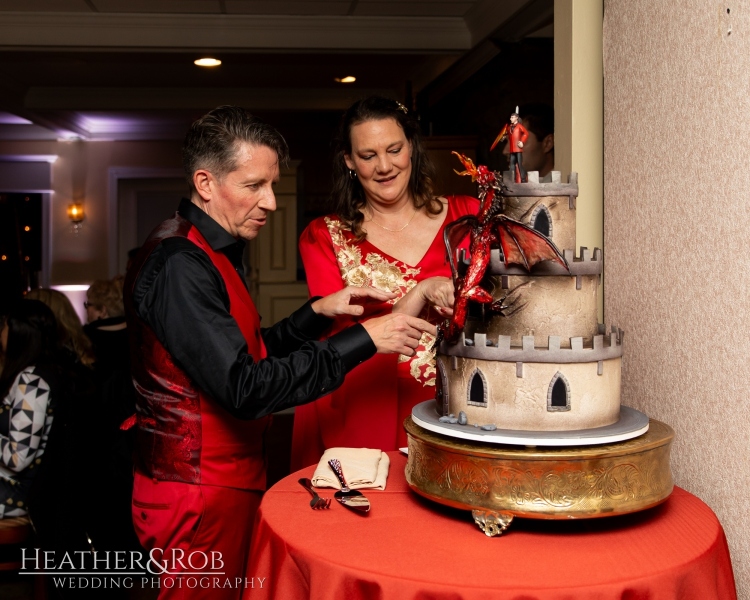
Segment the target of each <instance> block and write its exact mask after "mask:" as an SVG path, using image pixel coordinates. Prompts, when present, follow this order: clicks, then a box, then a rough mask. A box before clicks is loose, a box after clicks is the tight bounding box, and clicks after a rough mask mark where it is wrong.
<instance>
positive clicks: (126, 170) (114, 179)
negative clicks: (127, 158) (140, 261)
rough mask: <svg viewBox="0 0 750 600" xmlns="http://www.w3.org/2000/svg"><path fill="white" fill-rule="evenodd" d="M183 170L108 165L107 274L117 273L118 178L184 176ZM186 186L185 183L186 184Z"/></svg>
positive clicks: (112, 275)
mask: <svg viewBox="0 0 750 600" xmlns="http://www.w3.org/2000/svg"><path fill="white" fill-rule="evenodd" d="M184 176H185V171H183V170H182V169H180V168H154V167H110V168H109V169H108V171H107V182H108V184H107V228H108V230H109V235H108V236H107V252H108V257H109V262H108V264H109V276H110V277H114V276H115V275H117V273H118V270H119V269H118V266H117V258H118V257H117V254H118V250H117V242H118V237H119V229H118V224H117V214H118V208H119V198H118V197H117V191H118V185H119V182H120V179H174V178H177V177H184ZM186 187H187V185H186Z"/></svg>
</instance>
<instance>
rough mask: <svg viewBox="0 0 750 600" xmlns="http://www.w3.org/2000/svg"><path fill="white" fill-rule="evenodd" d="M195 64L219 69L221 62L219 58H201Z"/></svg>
mask: <svg viewBox="0 0 750 600" xmlns="http://www.w3.org/2000/svg"><path fill="white" fill-rule="evenodd" d="M195 64H196V65H198V66H199V67H218V66H219V65H220V64H221V61H220V60H219V59H217V58H199V59H198V60H196V61H195Z"/></svg>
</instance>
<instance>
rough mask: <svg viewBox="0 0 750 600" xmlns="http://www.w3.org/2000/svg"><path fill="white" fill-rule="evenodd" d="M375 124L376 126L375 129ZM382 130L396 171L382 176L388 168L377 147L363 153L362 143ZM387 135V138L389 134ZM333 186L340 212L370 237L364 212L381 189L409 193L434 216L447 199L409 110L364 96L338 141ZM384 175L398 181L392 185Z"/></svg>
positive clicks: (356, 229) (341, 127) (359, 233)
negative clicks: (439, 193) (376, 155)
mask: <svg viewBox="0 0 750 600" xmlns="http://www.w3.org/2000/svg"><path fill="white" fill-rule="evenodd" d="M370 126H376V129H372V131H370V130H371V127H370ZM373 132H377V133H379V134H382V137H381V140H382V142H383V143H391V142H392V143H391V146H389V148H388V156H389V157H392V158H390V164H389V165H387V167H391V170H390V171H388V172H387V173H386V174H380V173H379V170H382V169H383V168H384V167H383V166H379V165H376V164H374V163H379V162H380V160H379V159H375V160H374V159H373V157H372V154H373V153H372V149H371V148H369V147H367V148H366V150H367V152H366V153H365V154H364V155H360V152H358V150H359V148H358V147H357V146H358V142H364V143H365V145H366V146H369V145H370V144H369V143H370V142H375V141H376V140H374V139H373V136H372V135H368V133H373ZM386 136H387V137H386ZM334 143H335V155H334V159H333V189H332V191H331V197H332V200H333V202H334V204H335V207H336V208H335V210H336V213H337V214H338V216H339V217H340V218H341V219H342V221H344V223H345V224H346V225H348V226H349V227H351V230H352V233H354V235H355V236H357V238H358V239H362V238H364V232H363V231H362V223H363V221H364V213H363V212H362V211H363V210H364V209H365V207H366V205H367V204H368V202H369V203H378V202H379V200H380V199H379V198H378V196H379V195H380V189H379V188H388V189H387V191H384V192H383V194H384V195H400V194H405V195H407V196H409V197H410V198H411V201H412V202H413V204H414V207H415V208H416V209H417V210H419V209H421V208H422V207H424V208H425V209H426V210H427V212H428V213H430V214H439V213H440V212H441V211H442V208H443V207H442V203H441V202H440V201H439V200H437V199H436V197H435V193H434V190H433V188H434V184H435V180H436V175H435V167H434V166H433V164H432V161H431V159H430V157H429V156H428V154H427V152H426V151H425V149H424V147H423V145H422V139H421V135H420V131H419V123H418V121H417V120H416V118H415V117H414V115H413V114H411V112H410V111H408V110H407V108H406V107H405V106H404V105H403V104H401V103H400V102H397V101H396V100H393V99H391V98H385V97H382V96H370V97H368V98H364V99H362V100H358V101H357V102H355V103H354V104H352V105H351V106H350V107H349V108H348V109H347V110H346V112H345V113H344V115H343V116H342V118H341V121H340V123H339V130H338V133H337V135H336V139H335V142H334ZM382 178H386V179H387V178H391V179H394V181H393V182H388V183H387V185H385V184H383V183H382V182H380V181H379V179H382Z"/></svg>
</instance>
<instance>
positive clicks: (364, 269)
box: [325, 217, 420, 304]
mask: <svg viewBox="0 0 750 600" xmlns="http://www.w3.org/2000/svg"><path fill="white" fill-rule="evenodd" d="M325 223H326V226H327V227H328V232H329V233H330V234H331V240H332V241H333V249H334V251H335V252H336V261H337V262H338V265H339V271H340V272H341V279H342V280H343V281H344V283H345V284H346V285H356V286H360V287H362V286H365V285H367V286H370V287H374V288H376V289H379V290H384V291H386V292H394V293H396V294H399V297H398V298H394V299H393V300H391V301H390V303H391V304H394V303H395V302H396V300H398V299H399V298H400V297H401V296H403V295H404V294H406V292H408V291H409V290H411V289H412V288H413V287H414V286H415V285H417V281H416V279H414V278H415V277H416V276H417V275H419V273H420V269H412V268H409V267H407V266H406V265H405V264H404V263H402V262H400V261H395V262H389V261H388V260H386V259H385V258H384V257H383V256H381V255H380V254H377V253H375V252H370V253H368V254H367V256H365V259H364V261H363V260H362V252H361V251H360V249H359V248H358V247H357V246H354V245H350V244H349V242H348V241H347V239H346V236H345V235H344V231H349V228H348V227H346V226H344V225H343V224H342V223H341V222H340V221H339V220H337V219H331V218H329V217H326V218H325Z"/></svg>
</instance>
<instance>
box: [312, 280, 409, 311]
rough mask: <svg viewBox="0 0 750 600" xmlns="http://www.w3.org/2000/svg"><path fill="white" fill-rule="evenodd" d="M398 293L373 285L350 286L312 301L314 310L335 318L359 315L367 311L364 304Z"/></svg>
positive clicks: (378, 301) (383, 300) (390, 297)
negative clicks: (382, 289) (378, 288)
mask: <svg viewBox="0 0 750 600" xmlns="http://www.w3.org/2000/svg"><path fill="white" fill-rule="evenodd" d="M395 297H396V294H394V293H393V292H383V291H381V290H376V289H375V288H371V287H357V286H348V287H345V288H344V289H343V290H339V291H338V292H334V293H333V294H330V295H328V296H324V297H323V298H320V299H319V300H316V301H315V302H313V303H312V305H311V307H312V309H313V311H314V312H316V313H317V314H319V315H323V316H325V317H329V318H333V317H337V316H339V315H350V316H353V317H358V316H360V315H361V314H363V313H364V312H365V309H364V304H367V303H368V302H373V303H380V302H387V301H388V300H393V298H395Z"/></svg>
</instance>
